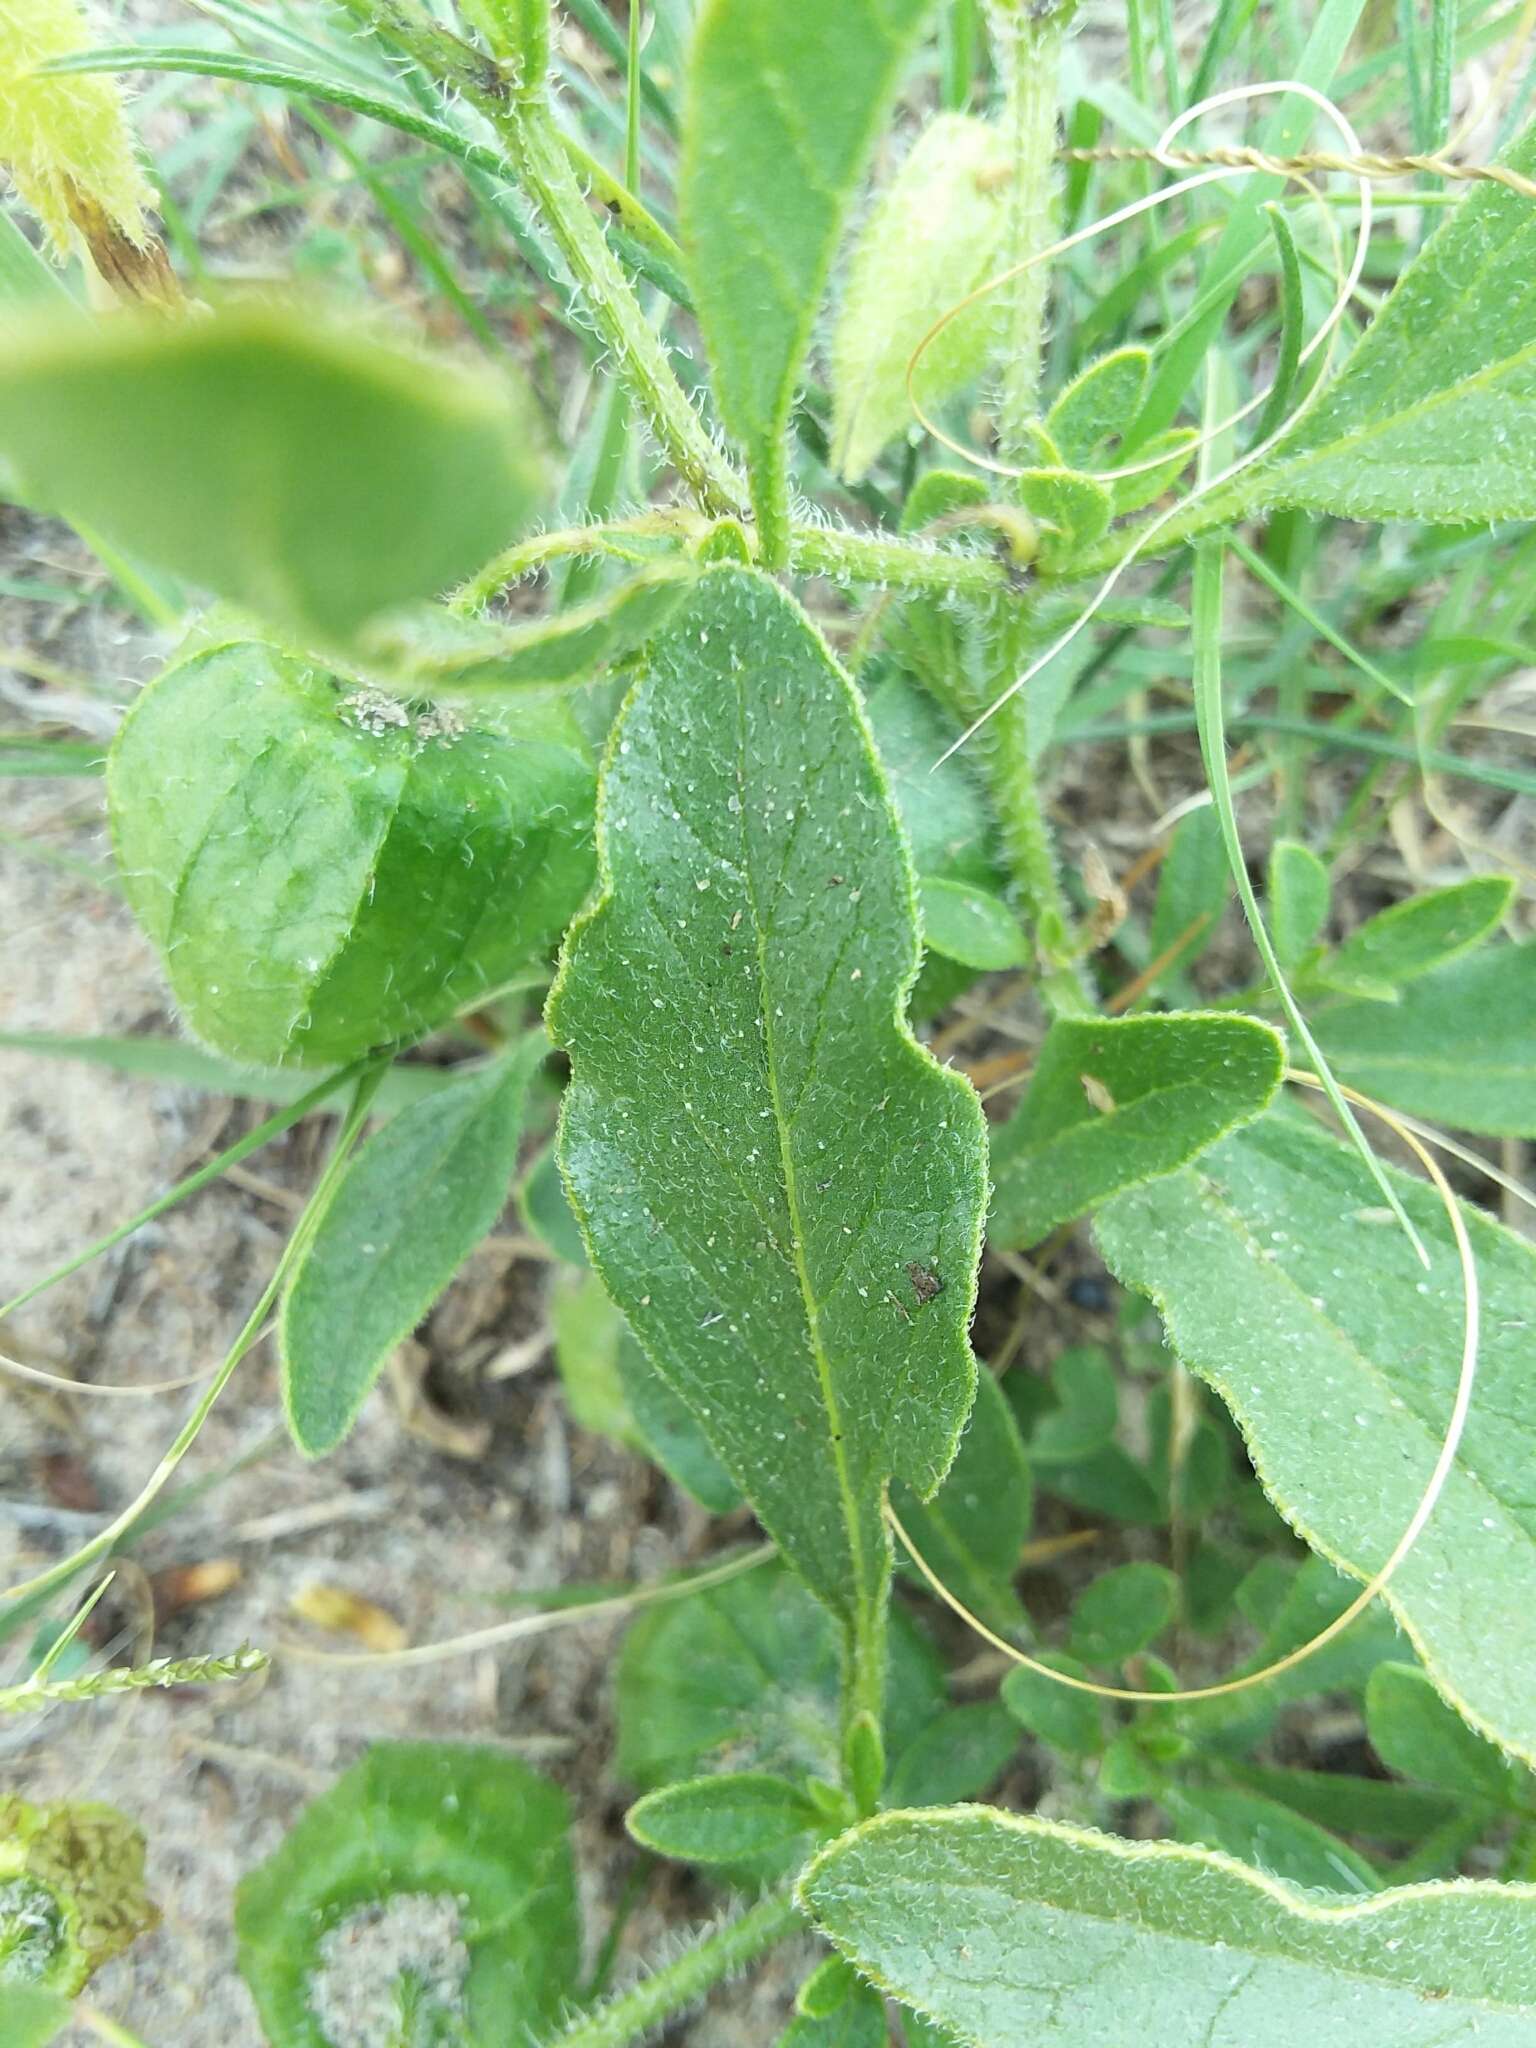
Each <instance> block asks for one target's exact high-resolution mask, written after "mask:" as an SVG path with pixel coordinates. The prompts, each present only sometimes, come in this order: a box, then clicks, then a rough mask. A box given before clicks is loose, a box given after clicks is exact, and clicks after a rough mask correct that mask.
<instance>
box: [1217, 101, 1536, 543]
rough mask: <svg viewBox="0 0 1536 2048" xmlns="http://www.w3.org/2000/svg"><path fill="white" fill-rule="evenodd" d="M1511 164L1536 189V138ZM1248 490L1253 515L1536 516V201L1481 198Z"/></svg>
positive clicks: (1531, 133) (1461, 519) (1247, 481)
mask: <svg viewBox="0 0 1536 2048" xmlns="http://www.w3.org/2000/svg"><path fill="white" fill-rule="evenodd" d="M1504 161H1505V162H1506V163H1507V164H1508V165H1509V166H1510V167H1511V168H1512V169H1514V170H1517V171H1522V172H1524V174H1525V175H1526V176H1527V177H1529V176H1530V175H1531V173H1532V171H1533V170H1536V128H1533V129H1529V130H1527V132H1526V134H1525V135H1524V136H1523V137H1522V138H1521V140H1520V141H1519V142H1517V143H1516V144H1515V146H1514V148H1513V149H1511V150H1510V151H1509V152H1508V153H1507V155H1506V157H1505V159H1504ZM1237 488H1238V489H1239V491H1241V492H1242V493H1243V494H1244V497H1245V500H1246V502H1248V503H1265V504H1271V505H1301V506H1306V507H1308V508H1310V509H1312V510H1314V511H1319V512H1334V513H1339V514H1342V515H1343V516H1344V517H1346V518H1349V519H1427V520H1432V521H1436V522H1438V523H1440V524H1444V525H1459V524H1463V523H1466V522H1468V521H1473V520H1484V519H1528V518H1530V517H1531V516H1532V515H1533V514H1536V207H1533V206H1532V204H1531V201H1530V200H1529V199H1528V198H1526V197H1524V196H1523V195H1522V194H1520V193H1517V192H1510V191H1506V190H1505V189H1504V188H1503V187H1502V186H1499V185H1479V186H1477V187H1475V188H1474V190H1473V192H1472V194H1471V196H1470V197H1469V198H1468V199H1467V201H1466V203H1465V204H1464V205H1462V206H1458V207H1457V208H1456V209H1455V210H1454V212H1453V213H1452V214H1451V216H1450V218H1449V219H1448V220H1447V221H1446V222H1445V223H1444V225H1443V226H1442V227H1441V228H1440V229H1439V230H1438V232H1437V233H1436V234H1434V235H1432V236H1431V237H1430V239H1429V241H1428V242H1427V243H1426V244H1425V246H1424V249H1423V251H1422V253H1421V254H1420V255H1419V256H1418V258H1417V259H1416V260H1415V261H1414V262H1413V263H1411V264H1410V265H1409V266H1408V268H1407V269H1406V270H1405V271H1404V272H1403V274H1402V276H1401V277H1400V278H1399V280H1398V282H1397V286H1396V288H1395V289H1394V291H1393V293H1392V295H1391V297H1390V298H1389V299H1388V300H1387V303H1386V305H1385V306H1384V307H1383V308H1382V310H1381V312H1380V313H1379V314H1378V315H1377V317H1376V319H1375V320H1374V321H1373V322H1372V323H1371V325H1370V327H1369V328H1368V329H1367V331H1366V334H1365V337H1364V339H1363V340H1362V341H1361V342H1360V344H1359V346H1358V347H1357V348H1356V349H1355V351H1354V354H1353V355H1352V356H1351V357H1350V358H1349V360H1348V362H1347V363H1346V364H1345V366H1344V368H1343V369H1342V370H1341V371H1340V373H1339V375H1338V376H1337V377H1336V378H1335V380H1334V382H1333V383H1332V384H1331V385H1330V386H1329V388H1328V389H1327V390H1326V391H1325V392H1324V393H1323V395H1322V397H1321V398H1320V399H1319V400H1318V402H1317V403H1316V404H1315V405H1314V406H1313V407H1312V409H1311V410H1310V411H1309V412H1308V413H1307V414H1306V415H1305V416H1304V417H1303V418H1302V420H1301V421H1300V422H1299V424H1298V425H1297V427H1296V430H1295V432H1294V433H1293V434H1291V435H1290V436H1288V437H1287V439H1286V440H1285V441H1284V442H1283V443H1282V444H1281V446H1280V447H1279V448H1278V449H1277V450H1276V452H1275V454H1274V456H1273V457H1272V458H1271V459H1270V460H1269V461H1267V462H1265V463H1263V464H1262V465H1261V466H1260V467H1259V468H1258V469H1257V470H1255V471H1253V472H1251V473H1250V474H1249V476H1247V477H1244V478H1243V479H1242V480H1241V482H1240V483H1239V485H1238V487H1237ZM1218 495H1219V496H1221V497H1222V498H1223V499H1225V496H1226V494H1224V493H1222V494H1218ZM1213 502H1214V501H1213ZM1229 509H1230V508H1229Z"/></svg>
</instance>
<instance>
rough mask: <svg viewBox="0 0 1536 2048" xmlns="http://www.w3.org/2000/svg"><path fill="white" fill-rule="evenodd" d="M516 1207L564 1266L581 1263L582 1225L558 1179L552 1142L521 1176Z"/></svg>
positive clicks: (584, 1250) (584, 1255)
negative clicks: (572, 1212) (574, 1214)
mask: <svg viewBox="0 0 1536 2048" xmlns="http://www.w3.org/2000/svg"><path fill="white" fill-rule="evenodd" d="M517 1206H518V1208H519V1210H520V1211H521V1213H522V1218H523V1221H524V1222H525V1223H526V1224H527V1226H528V1228H529V1229H530V1230H531V1231H532V1232H533V1234H534V1236H535V1237H536V1238H538V1239H539V1241H540V1243H542V1244H546V1245H548V1247H549V1249H550V1250H551V1251H552V1252H554V1253H555V1255H556V1256H557V1257H558V1258H561V1259H564V1260H565V1262H566V1264H567V1265H570V1266H584V1265H585V1264H586V1263H587V1248H586V1246H585V1245H584V1244H583V1243H582V1241H581V1226H580V1224H578V1223H577V1221H576V1218H575V1217H574V1216H573V1215H572V1214H571V1205H570V1203H569V1202H568V1201H567V1200H566V1197H565V1182H564V1181H563V1180H562V1179H561V1178H560V1162H559V1160H558V1159H557V1158H556V1157H555V1148H554V1145H553V1144H549V1145H546V1146H545V1148H544V1150H543V1151H542V1152H541V1153H540V1154H539V1156H538V1158H537V1159H536V1160H535V1161H534V1162H533V1164H532V1166H530V1167H529V1169H528V1171H527V1172H526V1173H525V1174H524V1175H523V1178H522V1182H521V1184H520V1185H519V1187H518V1190H517Z"/></svg>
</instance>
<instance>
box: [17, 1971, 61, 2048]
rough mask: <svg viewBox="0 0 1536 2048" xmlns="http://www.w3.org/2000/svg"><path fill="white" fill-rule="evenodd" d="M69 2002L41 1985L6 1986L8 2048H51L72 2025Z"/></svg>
mask: <svg viewBox="0 0 1536 2048" xmlns="http://www.w3.org/2000/svg"><path fill="white" fill-rule="evenodd" d="M70 2018H71V2010H70V2004H69V2000H68V1999H67V1998H61V1997H60V1996H59V1994H58V1992H57V1991H45V1990H44V1989H43V1988H42V1986H41V1985H38V1984H11V1983H7V1984H6V1985H5V2037H4V2038H5V2048H48V2043H49V2042H50V2041H51V2040H52V2039H53V2038H54V2036H55V2035H56V2034H61V2033H62V2032H63V2031H64V2029H65V2028H66V2027H67V2026H68V2025H69V2022H70Z"/></svg>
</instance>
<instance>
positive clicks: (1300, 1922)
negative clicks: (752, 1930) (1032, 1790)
mask: <svg viewBox="0 0 1536 2048" xmlns="http://www.w3.org/2000/svg"><path fill="white" fill-rule="evenodd" d="M799 1890H800V1897H801V1900H802V1903H803V1904H804V1905H805V1907H806V1909H807V1911H808V1912H809V1913H810V1914H811V1916H812V1918H813V1919H814V1920H815V1921H816V1923H817V1925H818V1926H819V1927H820V1928H821V1929H822V1931H823V1933H825V1934H826V1935H827V1936H828V1937H829V1938H830V1939H831V1940H832V1941H833V1942H835V1943H836V1945H837V1947H838V1948H839V1949H840V1950H841V1951H842V1952H843V1953H844V1954H845V1955H846V1956H848V1957H849V1958H850V1960H851V1961H852V1962H853V1963H854V1964H855V1966H856V1967H857V1968H858V1969H859V1970H860V1971H861V1972H863V1973H864V1974H865V1975H867V1976H869V1977H871V1978H873V1979H874V1981H875V1982H876V1983H877V1984H878V1985H880V1986H881V1987H882V1988H883V1989H885V1990H887V1991H890V1992H893V1993H894V1994H895V1995H896V1996H898V1997H900V1998H903V1999H905V2000H906V2001H907V2002H908V2003H909V2004H912V2005H914V2006H916V2007H917V2008H918V2009H919V2011H921V2012H925V2013H928V2014H930V2015H931V2016H932V2017H933V2018H935V2019H937V2020H939V2021H940V2022H942V2023H943V2024H944V2025H946V2026H949V2027H952V2028H953V2029H954V2030H955V2032H956V2033H957V2034H958V2035H959V2036H960V2038H961V2040H963V2041H965V2042H967V2043H970V2044H972V2048H1019V2044H1020V2043H1022V2042H1029V2043H1031V2044H1034V2048H1105V2044H1107V2043H1110V2042H1113V2043H1116V2044H1117V2048H1118V2044H1120V2043H1125V2042H1132V2041H1155V2042H1157V2043H1158V2044H1159V2048H1295V2043H1296V2042H1297V2041H1300V2040H1305V2041H1307V2042H1308V2043H1310V2044H1312V2048H1358V2044H1359V2043H1361V2042H1364V2041H1372V2042H1383V2043H1385V2042H1391V2043H1392V2048H1472V2044H1474V2043H1475V2044H1476V2048H1529V2044H1530V2042H1531V2040H1532V2039H1533V2037H1536V2035H1533V2030H1536V1888H1533V1887H1531V1886H1529V1885H1508V1886H1505V1885H1495V1884H1462V1885H1415V1886H1408V1887H1404V1888H1403V1889H1401V1890H1399V1891H1396V1892H1388V1893H1385V1894H1383V1895H1381V1896H1379V1897H1377V1898H1374V1899H1369V1900H1364V1901H1361V1902H1358V1903H1351V1904H1348V1905H1334V1904H1326V1905H1325V1904H1322V1903H1319V1902H1318V1901H1317V1900H1316V1899H1315V1898H1313V1897H1310V1896H1309V1895H1308V1894H1306V1893H1304V1892H1300V1891H1295V1890H1292V1889H1291V1888H1290V1887H1289V1886H1286V1885H1282V1884H1280V1883H1277V1882H1276V1881H1274V1880H1273V1879H1270V1878H1265V1877H1263V1876H1261V1875H1260V1874H1259V1873H1258V1872H1257V1871H1252V1870H1249V1869H1247V1868H1245V1867H1244V1866H1243V1865H1242V1864H1239V1863H1233V1862H1231V1861H1229V1860H1228V1859H1227V1858H1226V1857H1224V1856H1218V1855H1212V1854H1210V1853H1208V1852H1207V1851H1205V1850H1201V1849H1188V1848H1175V1847H1173V1846H1172V1845H1171V1844H1168V1843H1153V1842H1134V1843H1133V1842H1123V1841H1118V1840H1115V1839H1114V1838H1112V1837H1110V1836H1108V1835H1098V1834H1093V1833H1091V1832H1089V1831H1088V1830H1086V1829H1078V1828H1070V1827H1062V1826H1058V1825H1055V1824H1053V1823H1051V1822H1049V1821H1040V1820H1029V1819H1024V1818H1021V1817H1019V1816H1016V1815H1012V1814H1003V1813H994V1812H990V1811H987V1810H985V1809H976V1810H972V1811H970V1812H964V1813H953V1812H950V1813H943V1812H931V1813H892V1814H886V1815H883V1816H881V1817H880V1818H878V1819H875V1820H872V1821H868V1822H866V1823H865V1824H864V1825H863V1826H862V1827H859V1828H856V1829H854V1830H853V1831H852V1832H851V1833H850V1834H847V1835H844V1836H843V1837H842V1838H841V1839H840V1840H838V1841H836V1842H834V1843H832V1844H831V1846H830V1847H829V1848H828V1849H826V1850H825V1851H824V1852H823V1853H822V1854H821V1855H820V1856H819V1857H818V1858H817V1860H816V1861H815V1863H813V1864H812V1865H811V1867H810V1869H809V1870H808V1871H807V1872H806V1874H805V1876H804V1878H803V1879H802V1880H801V1884H800V1887H799Z"/></svg>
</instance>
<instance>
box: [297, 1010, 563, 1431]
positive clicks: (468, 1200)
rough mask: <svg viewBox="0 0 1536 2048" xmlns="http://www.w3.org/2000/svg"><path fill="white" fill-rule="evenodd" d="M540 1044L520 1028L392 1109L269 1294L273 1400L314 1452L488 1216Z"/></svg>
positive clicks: (511, 1158) (341, 1425) (346, 1424)
mask: <svg viewBox="0 0 1536 2048" xmlns="http://www.w3.org/2000/svg"><path fill="white" fill-rule="evenodd" d="M547 1050H548V1048H547V1046H546V1045H545V1042H544V1039H543V1037H542V1034H540V1035H535V1036H534V1037H531V1038H528V1039H525V1040H524V1042H523V1044H522V1045H521V1046H520V1047H518V1049H517V1050H516V1051H515V1052H513V1053H511V1054H509V1055H508V1056H507V1057H506V1058H504V1059H501V1060H498V1061H497V1062H496V1063H495V1064H494V1065H493V1066H490V1067H487V1068H485V1069H484V1070H483V1071H481V1072H478V1073H474V1074H471V1075H469V1076H468V1077H467V1078H465V1079H464V1080H461V1081H456V1082H454V1084H453V1085H452V1087H449V1088H443V1089H440V1090H439V1091H438V1092H437V1093H436V1094H435V1095H429V1096H427V1097H426V1099H425V1100H424V1101H422V1102H417V1103H413V1104H412V1105H411V1107H410V1108H409V1109H402V1110H401V1111H400V1113H399V1115H398V1116H396V1117H394V1118H392V1119H391V1121H390V1122H389V1123H387V1124H386V1125H385V1126H384V1128H383V1130H381V1131H379V1132H377V1133H376V1134H375V1135H374V1136H373V1137H372V1138H370V1139H369V1141H368V1143H367V1144H366V1145H365V1146H364V1147H363V1149H362V1151H361V1152H359V1153H358V1155H357V1157H356V1158H355V1159H353V1160H352V1161H350V1163H349V1164H348V1165H347V1166H346V1168H345V1169H344V1170H343V1172H342V1175H341V1178H340V1180H339V1181H338V1182H337V1184H336V1189H335V1192H334V1194H333V1195H332V1197H331V1200H330V1203H329V1205H328V1206H327V1208H326V1209H325V1211H324V1213H323V1214H322V1215H321V1217H320V1220H319V1223H318V1225H317V1226H316V1229H315V1233H314V1236H313V1237H312V1239H311V1240H310V1243H309V1245H308V1247H307V1248H306V1250H305V1251H304V1252H303V1253H302V1254H301V1256H300V1258H299V1260H298V1262H297V1264H296V1265H295V1267H294V1269H293V1273H292V1275H291V1277H290V1279H289V1282H288V1288H287V1292H286V1293H285V1295H284V1297H283V1305H282V1313H281V1320H280V1323H279V1336H280V1341H281V1346H282V1359H283V1402H284V1406H285V1407H286V1409H287V1413H288V1424H289V1427H290V1429H291V1430H292V1431H293V1438H294V1442H295V1443H296V1444H297V1445H298V1447H299V1449H300V1450H301V1451H303V1452H304V1454H305V1455H306V1457H311V1458H317V1457H320V1456H321V1455H322V1454H323V1453H325V1452H326V1451H331V1450H334V1449H335V1448H336V1446H337V1445H338V1444H339V1443H340V1442H341V1440H342V1438H343V1437H344V1436H345V1435H346V1434H347V1432H348V1430H350V1429H351V1427H352V1425H353V1423H354V1422H355V1421H356V1420H357V1413H358V1410H359V1409H360V1408H361V1407H362V1404H363V1401H364V1399H365V1397H366V1396H367V1393H368V1390H369V1389H370V1388H371V1387H372V1385H373V1383H374V1381H375V1380H376V1379H377V1378H378V1376H379V1373H380V1372H381V1371H382V1369H383V1366H384V1361H385V1360H386V1358H387V1357H388V1356H389V1353H390V1352H391V1350H393V1348H394V1346H395V1345H396V1344H398V1343H399V1342H400V1340H401V1338H402V1337H405V1336H407V1335H409V1333H410V1332H411V1331H412V1330H413V1329H414V1328H415V1327H416V1325H417V1324H418V1323H419V1322H420V1321H421V1319H422V1317H423V1316H424V1315H425V1314H426V1313H427V1311H428V1310H429V1309H430V1308H431V1306H432V1304H433V1302H434V1301H436V1299H437V1297H438V1295H439V1294H441V1293H442V1291H443V1289H444V1288H445V1287H446V1286H447V1285H448V1282H449V1281H450V1280H451V1279H452V1278H453V1276H454V1274H455V1273H456V1272H457V1271H458V1269H459V1267H460V1266H461V1265H462V1264H463V1262H464V1260H465V1259H467V1258H468V1256H469V1254H470V1253H471V1252H472V1251H473V1250H474V1248H475V1246H476V1245H477V1244H478V1243H479V1242H480V1239H481V1238H482V1237H484V1235H485V1233H486V1232H487V1231H488V1230H489V1229H490V1227H491V1225H492V1224H493V1223H494V1222H495V1221H496V1218H497V1217H498V1216H499V1215H500V1213H501V1210H502V1207H503V1205H504V1204H505V1202H506V1199H507V1194H508V1190H509V1188H510V1186H511V1182H512V1173H513V1169H514V1168H515V1166H516V1164H517V1141H518V1138H519V1136H520V1134H521V1131H522V1123H523V1096H524V1092H525V1090H526V1088H527V1084H528V1078H529V1076H530V1074H531V1073H532V1072H533V1071H534V1069H535V1068H536V1067H537V1066H538V1064H539V1062H540V1060H542V1059H543V1057H544V1055H545V1053H546V1052H547Z"/></svg>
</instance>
